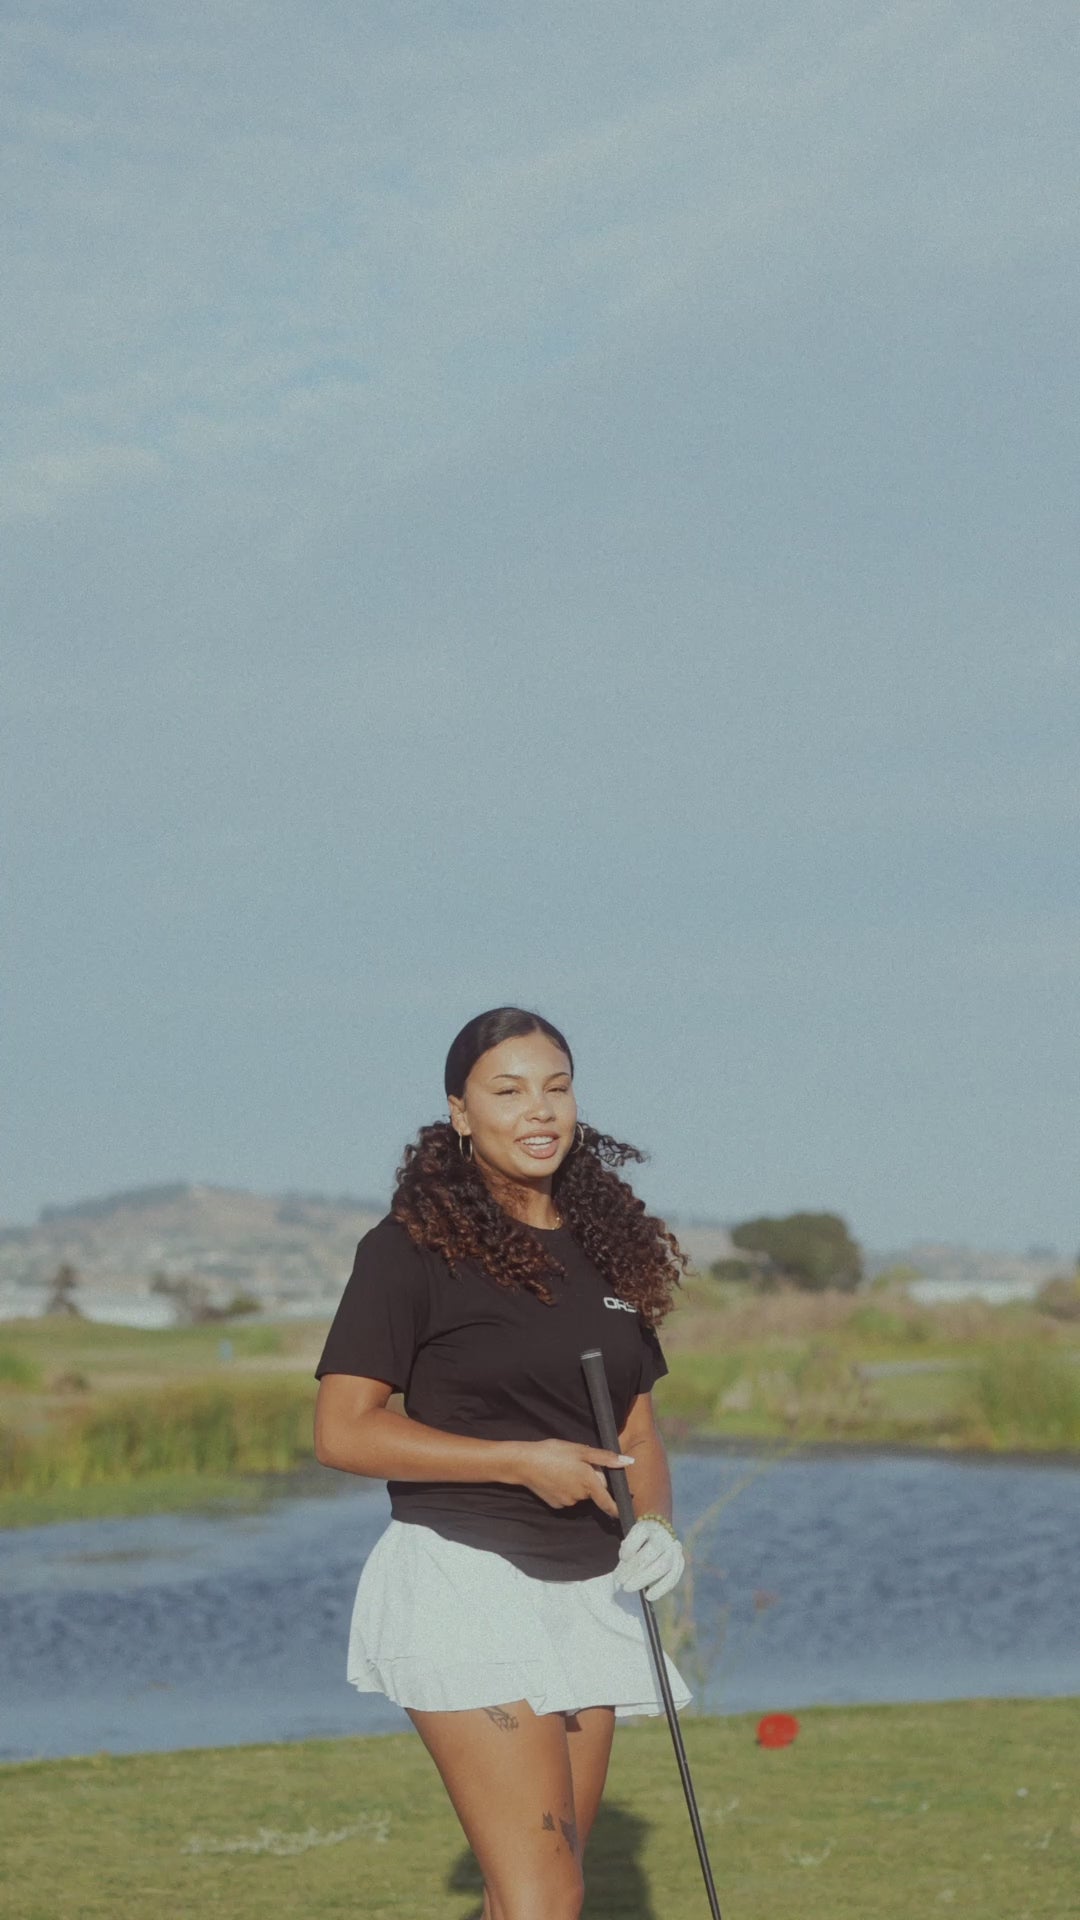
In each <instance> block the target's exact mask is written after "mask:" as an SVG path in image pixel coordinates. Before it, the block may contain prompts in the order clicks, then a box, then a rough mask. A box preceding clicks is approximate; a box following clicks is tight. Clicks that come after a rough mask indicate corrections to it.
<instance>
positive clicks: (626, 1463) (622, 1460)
mask: <svg viewBox="0 0 1080 1920" xmlns="http://www.w3.org/2000/svg"><path fill="white" fill-rule="evenodd" d="M633 1464H634V1456H633V1454H632V1453H620V1455H619V1465H620V1466H621V1467H632V1466H633Z"/></svg>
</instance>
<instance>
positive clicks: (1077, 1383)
mask: <svg viewBox="0 0 1080 1920" xmlns="http://www.w3.org/2000/svg"><path fill="white" fill-rule="evenodd" d="M972 1400H973V1404H974V1409H975V1414H974V1417H975V1419H979V1418H981V1419H982V1420H983V1421H984V1422H985V1425H986V1428H987V1430H988V1432H989V1434H990V1438H991V1443H992V1444H993V1445H994V1446H995V1447H1054V1448H1057V1447H1080V1367H1077V1366H1076V1365H1074V1364H1072V1363H1071V1362H1070V1361H1068V1360H1066V1359H1065V1358H1063V1356H1062V1355H1061V1354H1060V1353H1059V1352H1057V1351H1056V1350H1054V1349H1053V1348H1050V1349H1047V1348H1044V1347H1039V1346H1036V1345H1035V1344H1034V1342H1032V1341H1025V1342H1022V1343H1020V1344H1018V1345H1017V1346H1010V1347H1000V1348H997V1349H995V1350H993V1351H991V1352H989V1353H987V1354H985V1355H983V1357H982V1359H981V1362H980V1365H979V1368H978V1371H977V1373H976V1375H975V1378H974V1381H973V1383H972Z"/></svg>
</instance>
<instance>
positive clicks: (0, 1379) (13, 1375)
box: [0, 1347, 41, 1387]
mask: <svg viewBox="0 0 1080 1920" xmlns="http://www.w3.org/2000/svg"><path fill="white" fill-rule="evenodd" d="M40 1385H41V1368H40V1366H39V1365H38V1362H37V1361H36V1360H33V1359H31V1357H30V1355H29V1354H27V1353H17V1352H16V1351H15V1349H14V1347H0V1386H4V1387H38V1386H40Z"/></svg>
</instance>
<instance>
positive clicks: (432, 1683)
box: [315, 1007, 691, 1920]
mask: <svg viewBox="0 0 1080 1920" xmlns="http://www.w3.org/2000/svg"><path fill="white" fill-rule="evenodd" d="M573 1071H574V1063H573V1058H572V1056H571V1053H570V1048H569V1046H568V1045H567V1043H566V1041H565V1039H564V1038H563V1036H562V1034H561V1033H560V1032H559V1031H558V1029H557V1028H555V1027H553V1026H551V1025H550V1023H549V1022H548V1021H547V1020H544V1019H542V1018H541V1017H540V1015H539V1014H535V1013H529V1012H525V1011H523V1010H522V1009H521V1008H520V1007H498V1008H495V1009H493V1010H492V1011H491V1012H489V1013H482V1014H479V1015H478V1016H477V1017H476V1019H475V1020H470V1021H469V1024H468V1025H467V1026H466V1027H463V1028H462V1030H461V1032H460V1033H459V1034H458V1036H457V1039H456V1040H455V1041H454V1044H453V1046H452V1047H451V1048H450V1052H449V1055H448V1057H447V1062H446V1074H445V1085H446V1093H447V1098H448V1103H449V1113H450V1117H449V1120H448V1121H440V1122H437V1123H435V1124H434V1125H431V1126H426V1127H422V1128H421V1129H420V1134H419V1138H418V1141H417V1142H416V1143H414V1144H412V1145H410V1146H408V1147H406V1149H405V1156H404V1161H403V1164H402V1166H401V1167H400V1168H399V1170H398V1177H397V1187H396V1190H395V1193H394V1198H393V1202H392V1206H391V1210H390V1213H389V1214H388V1215H387V1217H386V1218H385V1219H384V1220H382V1221H380V1222H379V1224H378V1226H376V1227H374V1228H373V1229H372V1231H371V1232H370V1233H368V1234H367V1235H366V1236H365V1238H364V1239H363V1240H362V1241H361V1242H360V1245H359V1247H358V1248H357V1253H356V1262H355V1265H354V1267H353V1271H352V1274H351V1276H350V1279H349V1281H348V1284H347V1286H346V1288H345V1292H344V1294H343V1296H342V1300H341V1304H340V1306H339V1307H338V1310H337V1314H336V1316H335V1318H334V1322H333V1325H332V1326H331V1328H330V1332H329V1335H328V1336H327V1340H326V1345H325V1348H324V1349H323V1354H322V1358H321V1359H320V1361H319V1365H318V1368H317V1369H316V1378H317V1379H318V1380H319V1381H320V1387H319V1397H318V1402H317V1406H316V1415H315V1451H316V1454H317V1455H318V1458H319V1459H320V1460H321V1461H323V1462H325V1463H326V1464H327V1465H329V1466H333V1467H339V1468H342V1469H343V1470H344V1471H346V1472H348V1473H359V1474H364V1475H368V1476H371V1477H372V1478H375V1479H384V1478H385V1479H386V1480H387V1482H388V1487H389V1493H390V1497H391V1513H392V1517H391V1519H390V1521H389V1523H388V1525H387V1527H386V1529H385V1531H384V1532H383V1533H382V1534H381V1535H380V1537H379V1539H378V1540H377V1541H376V1543H375V1546H374V1547H373V1549H372V1551H371V1553H370V1554H369V1555H368V1558H367V1560H366V1562H365V1565H364V1569H363V1572H362V1574H361V1576H360V1582H359V1586H358V1588H357V1594H356V1603H355V1606H354V1609H353V1618H352V1627H351V1631H350V1637H349V1657H348V1677H349V1680H350V1681H351V1683H352V1684H353V1685H354V1686H355V1687H357V1688H358V1690H359V1691H360V1692H381V1693H385V1694H386V1695H387V1696H388V1697H389V1698H390V1699H392V1700H396V1701H397V1702H398V1703H399V1705H401V1706H402V1707H403V1708H404V1709H405V1711H406V1712H407V1713H408V1715H409V1718H410V1719H411V1721H412V1723H413V1725H414V1726H415V1728H416V1730H417V1732H418V1733H419V1735H420V1738H421V1739H422V1740H423V1742H424V1745H425V1746H426V1747H427V1749H428V1751H429V1753H430V1754H431V1756H432V1759H433V1760H434V1762H435V1765H436V1767H437V1768H438V1771H439V1773H440V1775H441V1777H442V1780H443V1783H444V1785H445V1787H446V1790H447V1793H448V1794H449V1796H450V1800H451V1803H452V1805H453V1807H454V1810H455V1812H456V1813H457V1816H458V1818H459V1820H460V1822H461V1825H462V1827H463V1829H464V1832H465V1835H466V1838H467V1839H468V1841H469V1844H470V1846H471V1847H472V1849H473V1852H474V1853H475V1855H476V1858H477V1860H478V1862H479V1865H480V1868H481V1871H482V1873H483V1876H484V1907H483V1920H573V1917H574V1916H576V1915H577V1914H578V1913H579V1912H580V1909H581V1902H582V1899H583V1895H584V1880H583V1877H582V1854H583V1851H584V1847H585V1842H586V1840H587V1838H588V1834H589V1829H590V1827H591V1826H592V1823H593V1820H594V1818H595V1815H596V1811H597V1807H598V1805H599V1802H600V1796H601V1794H602V1792H603V1788H604V1781H605V1778H606V1774H607V1766H608V1759H609V1756H610V1752H611V1741H612V1734H613V1732H614V1724H615V1720H616V1718H617V1717H622V1716H626V1715H629V1714H656V1713H662V1712H663V1703H662V1701H661V1698H660V1694H659V1689H658V1687H657V1683H656V1677H655V1674H654V1672H653V1670H652V1666H651V1660H650V1655H649V1649H648V1642H647V1638H646V1635H645V1629H644V1621H643V1619H642V1613H641V1605H640V1602H639V1601H638V1600H637V1598H636V1595H637V1593H638V1592H639V1591H640V1590H641V1589H644V1591H645V1593H646V1594H647V1595H648V1597H649V1598H650V1599H651V1600H657V1599H659V1598H660V1597H661V1595H662V1594H664V1593H667V1592H669V1591H670V1589H671V1588H672V1587H673V1586H674V1585H675V1584H676V1582H677V1581H678V1580H679V1579H680V1577H681V1575H682V1571H683V1551H682V1547H681V1545H680V1543H679V1541H678V1538H677V1537H676V1535H675V1531H674V1528H673V1527H672V1525H671V1480H670V1476H669V1473H668V1466H667V1460H666V1456H665V1453H664V1447H663V1443H662V1441H661V1440H660V1437H659V1435H658V1433H657V1430H656V1426H655V1424H654V1420H653V1412H652V1402H651V1398H650V1389H651V1387H652V1385H653V1383H654V1381H655V1380H657V1379H658V1378H659V1377H660V1376H661V1375H662V1374H664V1373H666V1372H667V1363H666V1361H665V1359H664V1356H663V1353H662V1351H661V1348H660V1343H659V1340H658V1339H657V1336H656V1332H655V1330H654V1323H656V1322H658V1321H659V1320H661V1319H662V1318H663V1316H664V1315H665V1314H666V1313H667V1312H669V1311H670V1309H671V1306H672V1305H673V1298H672V1289H673V1287H675V1286H678V1285H679V1284H680V1272H681V1269H682V1268H683V1267H684V1266H685V1264H686V1263H685V1258H684V1256H683V1255H682V1254H681V1253H680V1252H679V1249H678V1246H677V1244H676V1242H675V1240H674V1238H673V1237H672V1235H671V1234H670V1233H668V1232H667V1231H666V1230H665V1228H664V1227H663V1225H662V1224H661V1222H660V1221H659V1220H656V1219H654V1218H652V1217H651V1216H650V1215H648V1214H647V1213H646V1212H645V1210H644V1207H643V1205H642V1203H641V1201H640V1200H638V1199H636V1198H635V1196H634V1194H633V1193H632V1192H631V1189H630V1188H629V1186H628V1185H627V1184H626V1182H625V1181H623V1180H621V1179H620V1178H619V1176H618V1175H617V1174H616V1173H615V1172H613V1171H612V1169H613V1168H614V1167H617V1166H621V1165H623V1164H624V1162H625V1161H627V1160H640V1159H641V1158H642V1157H643V1156H642V1155H641V1154H640V1153H638V1152H637V1150H636V1149H635V1148H633V1147H630V1146H626V1145H623V1144H621V1143H620V1142H618V1141H616V1140H613V1139H611V1138H609V1137H608V1136H607V1135H606V1134H601V1133H597V1132H596V1131H595V1129H593V1128H591V1127H586V1126H584V1125H583V1124H582V1122H581V1121H579V1119H578V1114H577V1105H576V1102H575V1099H574V1088H573ZM588 1347H599V1348H600V1349H601V1351H602V1353H603V1355H604V1363H605V1370H606V1373H607V1378H608V1384H609V1386H610V1389H611V1398H612V1404H613V1407H614V1410H615V1417H616V1424H617V1427H618V1433H619V1445H620V1447H622V1448H624V1449H625V1452H623V1453H619V1454H615V1453H609V1452H606V1451H605V1449H604V1448H603V1447H599V1446H596V1445H595V1444H594V1442H595V1439H596V1431H595V1426H594V1422H593V1418H592V1412H591V1406H590V1402H589V1397H588V1390H587V1387H586V1384H585V1378H584V1374H583V1371H582V1367H581V1354H582V1352H583V1350H584V1349H586V1348H588ZM398 1390H400V1391H402V1392H404V1394H405V1407H406V1414H405V1415H402V1414H400V1413H395V1412H393V1411H391V1410H390V1409H389V1408H388V1407H387V1404H386V1403H387V1401H388V1400H389V1398H390V1395H391V1393H393V1392H395V1391H398ZM618 1465H623V1466H625V1467H626V1468H627V1478H628V1481H629V1485H630V1489H631V1492H632V1494H633V1499H634V1510H635V1514H636V1515H637V1518H636V1519H635V1523H634V1525H633V1527H632V1529H631V1530H630V1532H629V1533H628V1534H627V1535H626V1538H625V1539H623V1538H622V1535H621V1530H620V1526H619V1521H618V1510H617V1508H616V1505H615V1502H614V1500H613V1499H612V1497H611V1494H610V1492H609V1490H608V1485H607V1481H606V1479H605V1475H604V1471H603V1469H604V1468H605V1467H613V1466H618ZM667 1667H668V1674H669V1677H670V1680H671V1687H672V1693H673V1696H674V1699H675V1704H676V1706H677V1707H679V1708H681V1707H684V1706H685V1705H686V1704H687V1702H688V1701H689V1700H690V1698H691V1695H690V1692H689V1691H688V1689H687V1687H686V1685H685V1683H684V1682H683V1680H682V1677H681V1675H680V1674H679V1673H678V1671H677V1669H676V1668H675V1667H674V1666H673V1664H672V1663H671V1661H670V1660H669V1661H668V1663H667Z"/></svg>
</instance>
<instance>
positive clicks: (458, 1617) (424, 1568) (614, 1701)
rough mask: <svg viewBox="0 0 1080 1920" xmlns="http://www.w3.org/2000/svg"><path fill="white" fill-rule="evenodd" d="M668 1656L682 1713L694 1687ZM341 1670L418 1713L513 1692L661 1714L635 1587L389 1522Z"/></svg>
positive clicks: (500, 1700) (562, 1705) (552, 1707)
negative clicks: (531, 1570)
mask: <svg viewBox="0 0 1080 1920" xmlns="http://www.w3.org/2000/svg"><path fill="white" fill-rule="evenodd" d="M664 1661H665V1664H666V1667H667V1674H668V1680H669V1682H670V1685H671V1694H672V1699H673V1700H674V1702H675V1707H676V1710H677V1711H681V1709H682V1708H683V1707H685V1706H686V1705H687V1704H688V1703H689V1701H690V1700H691V1699H692V1698H693V1695H692V1694H691V1692H690V1689H689V1688H688V1687H687V1685H686V1683H685V1681H684V1680H683V1677H682V1675H681V1674H680V1673H679V1671H678V1669H677V1667H675V1665H674V1664H673V1662H672V1661H670V1660H669V1659H668V1657H667V1655H666V1654H665V1655H664ZM347 1675H348V1679H349V1682H350V1684H351V1685H352V1686H354V1687H355V1688H356V1689H357V1691H358V1692H359V1693H384V1694H385V1695H386V1696H387V1698H388V1699H389V1700H394V1701H396V1702H397V1704H398V1706H400V1707H415V1708H417V1709H418V1710H421V1711H432V1710H434V1711H447V1710H449V1711H451V1712H453V1711H461V1710H462V1709H464V1708H467V1707H495V1706H505V1705H506V1704H507V1702H508V1701H511V1700H527V1701H528V1703H529V1705H530V1706H531V1707H532V1709H533V1712H534V1713H575V1712H577V1711H578V1709H579V1708H582V1707H593V1706H613V1707H614V1708H615V1714H616V1717H617V1718H619V1719H625V1718H628V1717H629V1716H630V1715H633V1714H659V1713H663V1711H664V1702H663V1699H662V1697H661V1694H660V1689H659V1686H658V1685H657V1680H656V1674H655V1672H654V1670H653V1664H652V1653H651V1651H650V1648H649V1641H648V1635H647V1633H646V1629H645V1621H644V1616H643V1609H642V1605H641V1598H640V1595H639V1594H637V1593H624V1592H623V1591H622V1589H621V1588H618V1587H616V1585H615V1576H614V1573H613V1572H612V1573H599V1574H596V1575H594V1576H593V1577H592V1578H591V1579H588V1580H538V1579H536V1578H535V1577H534V1576H533V1575H531V1574H528V1573H523V1572H522V1571H521V1569H520V1568H519V1567H515V1566H514V1565H513V1563H512V1562H511V1561H509V1560H506V1559H504V1558H503V1556H502V1554H499V1553H491V1552H489V1551H487V1549H485V1548H482V1547H469V1546H465V1545H463V1544H462V1543H461V1542H460V1541H457V1540H444V1538H443V1536H442V1534H440V1533H436V1532H435V1531H434V1530H433V1529H432V1528H431V1527H424V1526H418V1525H415V1524H414V1523H413V1522H412V1521H402V1520H395V1519H391V1520H390V1522H389V1523H388V1525H387V1527H386V1529H385V1531H384V1532H383V1533H381V1534H380V1535H379V1538H378V1539H377V1540H376V1542H375V1545H374V1546H373V1547H372V1549H371V1552H370V1553H369V1554H368V1557H367V1559H366V1561H365V1562H364V1569H363V1572H362V1573H361V1575H360V1581H359V1584H358V1586H357V1589H356V1600H355V1602H354V1605H353V1612H352V1621H351V1625H350V1628H349V1653H348V1664H347Z"/></svg>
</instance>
